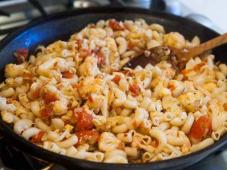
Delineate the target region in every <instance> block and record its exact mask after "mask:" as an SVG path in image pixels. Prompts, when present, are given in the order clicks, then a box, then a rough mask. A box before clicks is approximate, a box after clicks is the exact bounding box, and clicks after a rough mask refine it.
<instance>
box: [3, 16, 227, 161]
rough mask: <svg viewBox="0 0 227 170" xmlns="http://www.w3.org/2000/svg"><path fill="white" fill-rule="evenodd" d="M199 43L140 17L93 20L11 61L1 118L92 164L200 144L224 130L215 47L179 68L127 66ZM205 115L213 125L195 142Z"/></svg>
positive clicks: (154, 156) (153, 157)
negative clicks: (152, 53) (152, 52)
mask: <svg viewBox="0 0 227 170" xmlns="http://www.w3.org/2000/svg"><path fill="white" fill-rule="evenodd" d="M199 43H200V40H199V38H198V37H195V38H193V40H192V41H188V40H186V39H185V38H184V36H183V35H181V34H180V33H177V32H170V33H165V29H164V27H163V26H161V25H159V24H148V23H146V22H145V21H144V20H142V19H138V20H136V21H131V20H126V21H120V22H118V21H116V20H107V21H104V20H101V21H99V22H97V23H96V24H90V25H88V26H87V27H85V28H84V29H83V30H81V31H80V32H78V33H75V34H73V35H72V36H71V38H70V39H69V40H68V41H56V42H54V43H52V44H50V45H48V46H47V47H44V46H40V47H39V49H40V52H38V53H37V54H36V55H32V56H30V59H29V62H27V61H25V62H24V63H22V64H8V65H6V67H5V76H6V80H5V82H3V83H1V84H0V115H1V118H2V120H3V121H5V122H6V123H9V124H13V129H14V131H15V133H17V134H19V135H21V136H22V137H23V138H25V139H26V140H29V141H31V142H33V143H35V144H37V145H38V146H41V147H43V148H45V149H48V150H50V151H53V152H56V153H59V154H64V155H67V156H71V157H74V158H79V159H86V160H90V161H95V162H105V163H133V162H137V163H138V162H141V163H143V162H152V161H159V160H166V159H171V158H175V157H178V156H181V155H185V154H189V153H191V152H195V151H197V150H200V149H203V148H205V147H207V146H209V145H211V144H213V143H214V142H215V141H217V140H219V139H220V138H221V137H222V136H223V135H224V134H226V132H227V102H226V101H227V86H226V75H227V66H226V64H224V63H222V64H219V65H217V64H215V62H214V56H213V55H209V54H208V55H206V56H204V58H203V59H201V58H199V57H196V58H193V59H190V60H189V61H188V62H187V64H186V67H185V68H184V69H183V70H182V71H181V72H179V73H178V72H176V70H174V69H173V67H172V66H171V64H170V63H168V62H167V61H162V62H160V63H158V64H157V65H152V64H147V66H145V67H144V68H142V67H141V66H137V67H136V68H135V69H130V68H125V67H124V68H122V67H123V66H124V64H125V63H127V62H128V61H129V60H130V59H132V58H134V57H137V56H138V55H140V54H142V53H143V52H144V53H145V54H146V53H148V52H149V51H147V50H148V49H150V48H153V47H156V46H160V45H161V46H170V47H173V48H177V49H184V48H191V47H194V46H196V45H198V44H199ZM85 113H86V114H85ZM202 116H205V117H207V118H209V119H210V120H211V126H209V127H208V128H210V129H208V131H209V132H210V133H206V134H199V135H201V136H202V137H201V138H200V139H197V140H198V141H197V142H195V141H196V140H193V139H192V136H193V133H195V132H194V131H195V130H194V129H195V128H194V126H199V125H198V122H200V121H199V120H200V117H202ZM200 123H201V122H200ZM201 126H202V125H201ZM197 132H198V131H196V133H197ZM198 133H201V132H198ZM197 135H198V134H197Z"/></svg>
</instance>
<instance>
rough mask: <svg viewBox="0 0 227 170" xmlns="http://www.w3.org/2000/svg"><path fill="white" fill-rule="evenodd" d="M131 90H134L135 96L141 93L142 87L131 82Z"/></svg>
mask: <svg viewBox="0 0 227 170" xmlns="http://www.w3.org/2000/svg"><path fill="white" fill-rule="evenodd" d="M129 90H130V91H131V92H132V95H133V96H138V95H139V93H140V88H139V86H138V85H137V84H131V85H130V86H129Z"/></svg>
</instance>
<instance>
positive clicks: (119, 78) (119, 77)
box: [112, 75, 121, 84]
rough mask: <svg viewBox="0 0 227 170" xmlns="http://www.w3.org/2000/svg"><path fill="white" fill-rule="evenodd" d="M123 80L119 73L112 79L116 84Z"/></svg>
mask: <svg viewBox="0 0 227 170" xmlns="http://www.w3.org/2000/svg"><path fill="white" fill-rule="evenodd" d="M120 80H121V76H119V75H116V76H115V77H114V78H113V79H112V81H113V82H114V83H116V84H119V81H120Z"/></svg>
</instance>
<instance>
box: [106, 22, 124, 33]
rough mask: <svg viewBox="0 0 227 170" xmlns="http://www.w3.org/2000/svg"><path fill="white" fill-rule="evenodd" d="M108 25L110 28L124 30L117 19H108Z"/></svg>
mask: <svg viewBox="0 0 227 170" xmlns="http://www.w3.org/2000/svg"><path fill="white" fill-rule="evenodd" d="M109 27H110V28H112V29H113V30H114V31H121V30H124V26H123V25H121V24H120V23H119V22H118V21H116V20H115V19H111V20H109Z"/></svg>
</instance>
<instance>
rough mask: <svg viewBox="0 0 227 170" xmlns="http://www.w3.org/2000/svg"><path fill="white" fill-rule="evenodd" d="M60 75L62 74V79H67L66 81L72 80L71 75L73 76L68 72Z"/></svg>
mask: <svg viewBox="0 0 227 170" xmlns="http://www.w3.org/2000/svg"><path fill="white" fill-rule="evenodd" d="M61 74H62V76H63V78H67V79H71V78H73V75H74V74H73V73H72V72H70V71H64V72H62V73H61Z"/></svg>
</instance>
